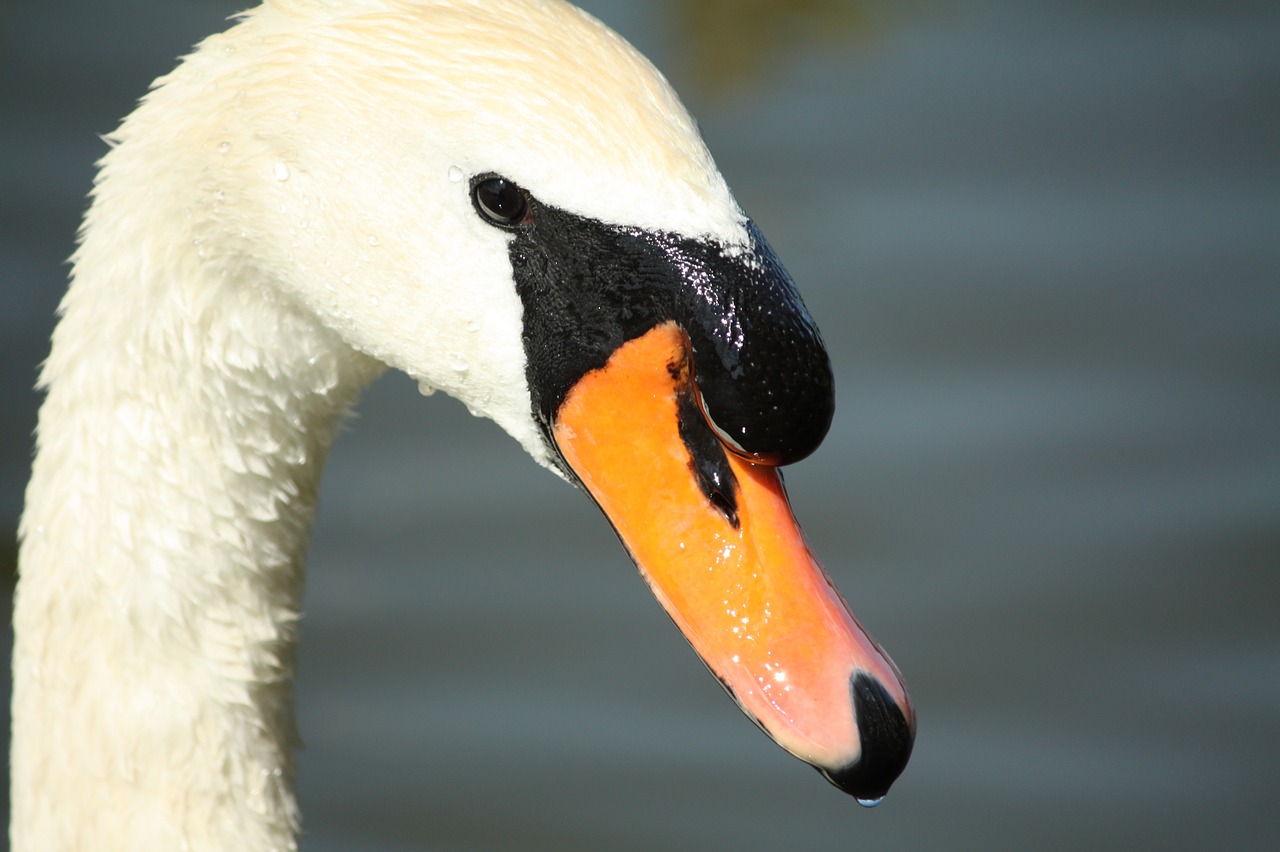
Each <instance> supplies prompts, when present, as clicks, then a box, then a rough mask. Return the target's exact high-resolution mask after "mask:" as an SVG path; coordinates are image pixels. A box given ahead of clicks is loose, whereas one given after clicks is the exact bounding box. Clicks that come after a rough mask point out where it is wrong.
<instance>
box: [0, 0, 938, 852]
mask: <svg viewBox="0 0 1280 852" xmlns="http://www.w3.org/2000/svg"><path fill="white" fill-rule="evenodd" d="M109 143H110V148H109V151H108V153H107V154H106V155H105V156H104V157H103V159H102V161H101V163H100V171H99V174H98V177H97V180H96V182H95V185H94V189H93V192H92V201H91V205H90V208H89V210H88V211H87V213H86V215H85V219H84V223H83V227H82V230H81V234H80V243H79V247H78V249H77V251H76V253H75V255H74V257H73V269H72V274H71V283H70V286H69V289H68V291H67V293H66V296H65V298H64V300H63V302H62V304H61V306H60V319H59V322H58V324H57V327H56V329H55V331H54V334H53V339H52V345H51V351H50V354H49V357H48V359H47V361H46V363H45V364H44V366H43V368H42V373H41V378H40V384H41V387H42V388H43V389H44V391H45V394H46V396H45V400H44V403H43V405H42V407H41V411H40V416H39V426H38V435H37V449H36V456H35V459H34V462H33V469H32V476H31V480H30V484H29V486H28V490H27V496H26V506H25V510H24V514H23V518H22V524H21V530H20V534H21V551H20V562H19V564H20V569H19V570H20V577H19V581H18V587H17V593H16V600H15V611H14V630H15V648H14V655H13V705H12V706H13V746H12V755H11V761H10V762H11V773H12V774H11V780H12V808H11V813H12V816H11V825H10V838H11V842H12V848H14V849H15V850H59V849H96V850H104V849H131V850H136V849H176V848H188V849H237V850H245V849H293V848H296V842H297V841H296V837H297V832H298V830H299V824H300V822H299V814H298V809H297V806H296V802H295V798H294V794H293V792H292V780H293V775H294V761H293V751H294V748H295V746H296V744H297V742H298V737H297V733H296V731H295V726H294V716H293V708H292V704H293V696H292V686H291V684H292V678H293V669H294V648H295V639H296V634H297V622H298V617H299V607H300V595H301V588H302V572H303V553H304V549H305V543H306V538H307V532H308V526H309V524H310V521H311V518H312V515H313V512H314V508H315V503H316V494H317V488H318V482H319V477H320V473H321V468H322V466H323V462H324V460H325V457H326V454H327V453H328V451H329V448H330V445H331V443H332V442H333V440H334V436H335V430H336V428H337V426H338V424H339V423H340V422H341V420H342V418H343V416H344V414H345V413H346V412H347V411H348V410H349V409H350V408H351V407H352V406H353V405H354V404H355V402H356V400H357V397H358V396H359V394H360V391H361V389H362V388H363V387H365V386H366V385H367V384H368V383H369V382H370V381H371V380H372V379H373V378H374V377H376V376H377V375H378V374H379V373H380V372H382V371H383V370H385V369H387V368H392V369H398V370H401V371H404V372H405V373H407V374H408V375H409V376H411V377H412V378H414V379H415V380H417V381H418V382H419V383H420V384H421V386H422V387H423V388H424V389H439V390H442V391H444V392H446V393H449V394H451V395H453V396H454V397H456V398H458V399H459V400H461V401H462V402H464V403H465V404H466V405H467V406H468V407H469V408H470V409H471V410H472V411H473V412H475V413H477V414H480V415H483V416H486V417H489V418H492V419H493V420H494V421H496V422H497V423H498V424H500V425H501V426H502V427H503V428H504V429H505V430H506V431H507V432H508V433H510V434H511V435H512V437H514V438H515V440H517V441H518V442H519V443H520V444H521V445H522V446H523V447H524V448H525V449H526V450H527V451H528V453H529V454H530V455H531V456H532V457H533V458H534V459H535V460H536V461H537V462H538V463H540V464H542V465H544V466H546V467H548V468H550V469H551V470H552V471H554V472H555V473H557V474H559V475H560V476H562V477H564V478H565V479H567V480H569V481H570V482H571V483H573V484H575V485H577V486H579V487H581V488H582V489H583V490H584V491H586V492H587V494H588V496H589V497H590V498H591V499H592V500H593V501H594V502H595V503H596V504H597V505H598V506H599V507H600V508H601V509H602V510H603V512H604V513H605V514H606V516H607V518H608V520H609V522H610V523H611V524H612V525H613V527H614V529H615V531H616V532H617V534H618V537H619V538H620V540H621V541H622V543H623V545H624V547H625V548H626V549H627V551H628V552H629V553H630V555H631V556H632V557H633V558H634V560H635V562H636V564H637V566H638V567H639V569H640V571H641V573H642V575H643V576H644V578H645V580H646V582H647V583H648V585H649V586H650V587H651V588H652V590H653V592H654V594H655V595H656V596H657V598H658V600H659V601H660V603H661V604H662V605H663V606H664V607H665V608H666V610H667V612H668V613H669V614H670V615H671V617H672V619H673V620H674V621H675V623H676V624H677V626H678V627H679V628H680V629H681V630H682V631H683V632H684V634H685V636H686V637H687V638H688V640H689V642H690V644H691V645H692V646H693V648H694V650H695V651H696V652H697V653H698V655H699V656H700V657H701V659H702V660H703V661H704V662H705V663H706V665H707V667H708V668H709V669H710V670H711V672H712V674H713V675H714V676H715V677H716V678H717V679H719V680H720V682H721V683H722V684H723V685H724V687H725V689H726V690H727V691H728V693H729V694H730V695H731V696H732V697H733V698H734V699H735V700H736V701H737V703H738V704H739V705H740V706H741V708H742V709H743V711H744V712H745V713H746V714H747V715H748V716H749V717H750V718H751V719H752V720H753V721H754V722H755V723H756V724H757V725H759V727H760V728H761V729H762V730H763V731H764V732H765V733H766V734H768V735H769V736H770V737H772V738H773V739H774V740H775V741H777V742H778V743H779V744H780V745H781V746H782V747H784V748H786V749H787V750H788V751H790V752H792V753H793V754H795V755H796V756H797V757H799V758H801V759H802V760H804V761H806V762H808V763H810V764H812V765H813V766H814V767H816V768H817V769H818V770H819V771H820V772H822V773H823V775H825V776H826V777H827V778H828V780H830V781H831V782H832V783H833V784H835V785H836V786H838V787H840V788H841V789H843V790H845V791H846V792H849V793H851V794H852V795H854V796H856V797H858V798H859V799H860V800H863V801H865V802H867V803H870V802H873V801H875V800H877V799H878V798H880V797H881V796H883V795H884V793H885V792H886V790H887V789H888V787H889V785H890V784H891V783H892V782H893V781H894V780H895V779H896V778H897V777H898V775H899V774H900V773H901V772H902V770H903V768H904V766H905V764H906V761H907V758H908V756H909V755H910V752H911V746H912V743H913V740H914V730H915V711H914V709H913V708H912V705H911V703H910V699H909V696H908V694H907V691H906V688H905V686H904V685H903V683H902V680H901V677H900V675H899V673H898V671H897V669H896V668H895V666H894V665H893V663H892V662H891V661H890V660H889V659H888V657H887V656H885V655H884V653H883V652H882V651H881V649H880V648H879V646H878V645H876V643H875V642H874V641H873V640H872V639H871V638H870V637H869V636H868V635H867V633H866V632H865V631H864V630H863V629H862V627H861V626H860V625H859V624H858V623H857V622H856V621H855V620H854V619H853V617H852V615H850V613H849V610H848V608H847V606H846V605H845V603H844V601H843V600H842V599H841V597H840V595H839V593H838V592H836V591H835V589H834V588H833V587H832V586H831V584H830V582H829V581H828V580H827V579H826V576H825V574H824V573H823V572H822V569H821V568H820V567H819V566H818V564H817V562H816V561H815V560H814V558H813V557H812V556H811V555H810V553H809V550H808V548H807V545H806V544H805V541H804V539H803V537H802V535H801V534H800V532H799V529H798V527H797V526H796V524H795V521H794V519H793V517H792V515H791V512H790V510H789V508H788V505H787V502H786V495H785V492H784V490H783V487H782V484H781V479H780V478H779V475H778V472H777V470H776V468H777V466H778V465H782V464H786V463H788V462H791V461H795V460H796V459H798V458H801V457H803V456H805V455H807V454H808V453H810V452H811V451H812V450H813V449H814V448H815V447H816V446H817V445H818V443H819V442H820V441H821V439H822V437H823V435H824V434H825V432H826V430H827V427H828V425H829V423H830V420H831V415H832V410H833V408H832V406H833V402H832V380H831V373H830V364H829V361H828V358H827V355H826V352H825V350H824V349H823V346H822V341H821V337H820V336H819V334H818V331H817V328H816V326H815V325H814V323H813V320H812V318H811V317H810V316H809V314H808V312H807V310H806V309H805V307H804V304H803V302H802V301H801V300H800V297H799V295H798V294H797V292H796V290H795V286H794V284H793V282H792V281H791V279H790V278H789V277H788V276H787V273H786V271H785V270H784V268H783V267H782V265H781V264H780V263H779V261H778V259H777V258H776V256H775V255H774V254H773V252H772V250H771V249H770V248H769V246H768V244H767V243H766V242H765V240H764V238H763V236H762V235H761V234H760V233H759V231H758V230H757V228H756V227H755V225H754V223H752V222H751V220H750V219H748V218H747V217H746V216H745V215H744V214H743V213H742V211H741V210H740V209H739V207H738V205H737V203H736V202H735V201H734V199H733V196H732V195H731V193H730V191H729V189H728V187H727V186H726V185H725V182H724V180H723V178H722V177H721V175H720V173H719V172H718V171H717V169H716V167H715V164H714V162H713V160H712V158H711V155H710V154H709V153H708V151H707V149H706V147H705V145H704V143H703V142H702V140H701V138H700V136H699V134H698V131H697V129H696V126H695V124H694V122H693V120H692V119H691V118H690V117H689V115H688V114H687V112H686V111H685V109H684V108H683V106H682V105H681V103H680V101H679V100H678V99H677V97H676V95H675V94H674V93H673V92H672V90H671V89H670V87H669V86H668V84H667V83H666V81H665V80H664V79H663V78H662V76H661V75H660V74H659V73H658V72H657V71H656V70H655V69H654V68H653V67H652V66H651V65H650V64H649V63H648V62H647V61H646V60H645V59H644V58H643V57H641V56H640V55H639V54H638V53H637V52H636V51H635V50H634V49H633V48H632V47H630V46H629V45H628V44H627V43H626V42H624V41H623V40H622V39H621V38H620V37H618V36H617V35H615V34H614V33H612V32H611V31H609V30H608V29H607V28H605V27H604V26H603V25H602V24H600V23H599V22H597V21H596V20H594V19H593V18H591V17H589V16H588V15H586V14H585V13H583V12H581V11H579V10H578V9H576V8H574V7H572V6H570V5H568V4H566V3H563V2H559V0H417V1H416V2H415V0H267V2H265V3H264V4H263V5H261V6H259V7H257V8H255V9H253V10H251V11H249V12H247V13H244V14H243V15H241V16H239V17H238V19H237V20H236V21H235V23H234V24H233V25H232V26H231V27H230V28H229V29H228V30H227V31H225V32H223V33H220V34H216V35H213V36H211V37H209V38H208V39H206V40H205V41H204V42H202V43H201V44H200V45H199V46H198V47H197V48H196V49H195V50H194V51H193V52H192V53H191V54H190V55H189V56H187V57H186V58H185V59H183V60H182V61H181V63H180V64H179V65H178V67H177V68H176V70H174V71H173V72H172V73H170V74H168V75H167V76H165V77H162V78H161V79H159V80H158V81H157V82H156V83H155V85H154V86H153V88H152V90H151V91H150V92H149V94H147V95H146V97H145V98H144V99H143V100H142V101H141V103H140V104H139V106H138V108H137V109H136V110H135V111H134V112H133V113H132V114H131V115H129V116H128V117H127V118H126V119H125V120H124V121H123V123H122V124H121V126H120V127H119V128H118V130H117V131H116V132H115V133H114V134H113V135H112V136H111V137H110V139H109Z"/></svg>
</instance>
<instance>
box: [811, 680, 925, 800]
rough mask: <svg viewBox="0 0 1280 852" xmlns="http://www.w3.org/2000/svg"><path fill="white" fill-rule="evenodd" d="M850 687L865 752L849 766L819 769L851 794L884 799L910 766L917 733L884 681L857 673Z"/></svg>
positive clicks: (869, 798)
mask: <svg viewBox="0 0 1280 852" xmlns="http://www.w3.org/2000/svg"><path fill="white" fill-rule="evenodd" d="M850 688H851V689H852V690H853V710H854V714H855V715H856V716H857V719H858V739H859V741H860V742H861V743H862V753H861V754H860V755H859V756H858V760H857V761H856V762H855V763H852V764H850V765H849V766H846V767H843V768H841V769H820V770H819V771H820V772H822V774H823V775H825V776H826V778H827V780H828V781H830V782H831V783H832V784H834V785H836V786H837V787H839V788H840V789H841V790H844V791H845V792H846V793H848V794H849V795H851V796H853V797H855V798H857V799H859V800H860V801H863V802H875V801H877V800H879V799H882V798H884V795H885V794H886V793H888V792H889V787H890V785H892V784H893V782H894V781H896V780H897V779H898V776H899V775H901V774H902V770H904V769H906V768H907V759H908V758H910V757H911V748H912V746H913V745H914V744H915V739H916V732H915V730H914V729H913V728H912V727H911V725H909V724H907V719H906V717H905V716H903V714H902V709H901V708H900V707H898V704H897V702H896V701H894V700H893V698H892V697H891V696H890V695H889V693H888V692H886V691H885V688H884V685H883V684H882V683H880V681H878V680H876V679H875V678H873V677H870V676H868V675H866V674H864V673H862V672H859V673H857V674H855V675H854V676H853V678H852V681H851V682H850Z"/></svg>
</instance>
